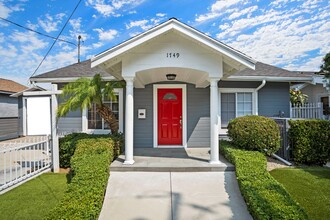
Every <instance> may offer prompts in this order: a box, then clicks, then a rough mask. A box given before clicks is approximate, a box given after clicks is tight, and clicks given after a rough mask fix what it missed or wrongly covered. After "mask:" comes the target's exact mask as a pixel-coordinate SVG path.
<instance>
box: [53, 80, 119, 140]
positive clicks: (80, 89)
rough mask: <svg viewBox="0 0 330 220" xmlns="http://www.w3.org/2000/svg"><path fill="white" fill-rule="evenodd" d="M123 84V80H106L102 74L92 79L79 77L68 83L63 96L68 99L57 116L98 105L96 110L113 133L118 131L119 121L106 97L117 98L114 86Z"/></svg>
mask: <svg viewBox="0 0 330 220" xmlns="http://www.w3.org/2000/svg"><path fill="white" fill-rule="evenodd" d="M119 86H121V82H112V81H110V82H105V81H103V80H102V77H101V75H100V74H96V75H95V76H94V77H93V78H92V79H88V78H79V79H77V80H76V81H74V82H71V83H68V84H66V85H65V86H64V87H63V88H62V91H63V93H62V94H61V97H63V98H64V99H66V101H65V102H63V103H61V104H60V105H59V108H58V110H57V117H62V116H65V115H67V114H68V113H69V112H70V111H75V110H77V109H78V108H79V109H80V110H82V109H85V108H88V109H90V108H91V107H92V105H93V104H94V105H96V112H97V113H98V114H99V115H100V117H101V118H103V119H104V120H105V121H106V122H107V123H108V124H109V127H110V130H111V133H112V134H115V133H118V128H119V125H118V121H117V119H116V117H115V114H114V113H113V112H112V110H111V108H110V107H109V106H107V105H105V104H104V102H103V100H104V99H112V100H115V99H116V96H115V93H114V88H115V87H119Z"/></svg>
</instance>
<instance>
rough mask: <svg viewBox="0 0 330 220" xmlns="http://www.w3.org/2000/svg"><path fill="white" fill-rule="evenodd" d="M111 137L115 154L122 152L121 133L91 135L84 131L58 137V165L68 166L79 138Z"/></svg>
mask: <svg viewBox="0 0 330 220" xmlns="http://www.w3.org/2000/svg"><path fill="white" fill-rule="evenodd" d="M102 137H103V138H111V139H112V140H113V141H114V149H116V151H117V152H116V154H117V155H119V154H120V153H121V152H122V150H123V149H122V148H123V146H124V144H123V135H122V134H119V133H118V134H113V135H109V134H107V135H93V134H86V133H72V134H68V135H66V136H64V137H62V138H60V139H59V153H60V167H61V168H68V167H70V160H71V157H72V156H73V154H74V152H75V150H76V145H77V141H79V140H81V139H86V138H87V139H90V138H102Z"/></svg>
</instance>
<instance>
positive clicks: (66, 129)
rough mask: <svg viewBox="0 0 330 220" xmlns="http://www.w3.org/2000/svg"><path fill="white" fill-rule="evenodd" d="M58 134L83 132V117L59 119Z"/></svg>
mask: <svg viewBox="0 0 330 220" xmlns="http://www.w3.org/2000/svg"><path fill="white" fill-rule="evenodd" d="M57 126H58V134H59V135H61V136H62V135H65V134H70V133H74V132H82V118H81V117H62V118H60V119H59V120H58V124H57Z"/></svg>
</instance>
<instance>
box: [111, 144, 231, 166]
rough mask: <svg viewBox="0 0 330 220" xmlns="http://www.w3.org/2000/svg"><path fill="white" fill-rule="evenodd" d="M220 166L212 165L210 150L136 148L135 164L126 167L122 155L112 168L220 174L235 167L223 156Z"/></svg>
mask: <svg viewBox="0 0 330 220" xmlns="http://www.w3.org/2000/svg"><path fill="white" fill-rule="evenodd" d="M219 159H220V162H221V163H220V164H210V163H209V160H210V148H134V161H135V163H134V164H132V165H130V166H127V165H124V164H123V162H124V161H125V155H123V154H122V155H120V156H119V157H118V158H117V159H116V160H115V161H114V162H113V163H112V164H111V166H110V170H111V172H114V171H121V172H128V171H136V172H210V171H214V172H219V171H234V170H235V167H234V165H232V164H231V163H229V162H228V161H227V160H226V159H225V158H224V157H223V156H222V155H220V157H219Z"/></svg>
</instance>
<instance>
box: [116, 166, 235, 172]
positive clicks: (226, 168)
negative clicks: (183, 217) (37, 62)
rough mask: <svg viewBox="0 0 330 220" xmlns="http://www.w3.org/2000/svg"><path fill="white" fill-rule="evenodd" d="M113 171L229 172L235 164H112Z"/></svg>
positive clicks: (233, 169)
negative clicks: (182, 165) (205, 165)
mask: <svg viewBox="0 0 330 220" xmlns="http://www.w3.org/2000/svg"><path fill="white" fill-rule="evenodd" d="M110 171H111V172H228V171H235V167H234V166H210V167H180V166H177V167H168V166H158V167H157V166H151V167H148V166H144V167H143V166H134V165H122V166H116V165H115V166H113V165H112V166H110Z"/></svg>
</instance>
